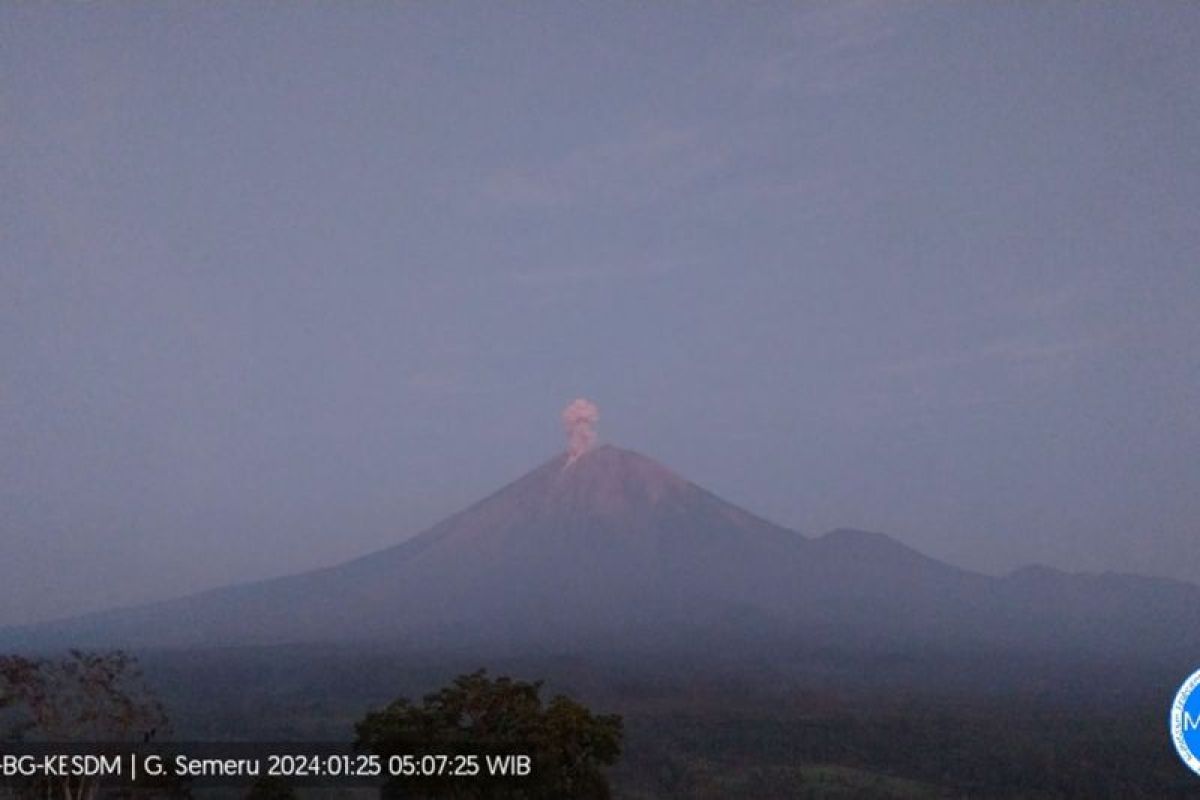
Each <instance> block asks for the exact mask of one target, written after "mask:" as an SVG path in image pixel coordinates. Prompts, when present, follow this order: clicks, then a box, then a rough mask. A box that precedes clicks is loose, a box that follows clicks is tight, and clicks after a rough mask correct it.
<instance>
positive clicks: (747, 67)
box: [0, 2, 1200, 623]
mask: <svg viewBox="0 0 1200 800" xmlns="http://www.w3.org/2000/svg"><path fill="white" fill-rule="evenodd" d="M1198 309H1200V5H1197V4H1194V3H1187V2H1147V3H1141V2H1138V3H1135V2H1128V3H1124V4H1115V3H1107V4H1106V3H1099V2H1097V3H1065V2H1063V3H1050V4H1034V3H1021V4H1018V3H991V4H989V3H982V2H980V3H902V2H888V3H870V2H847V3H837V4H802V3H796V4H781V3H761V4H744V3H725V4H717V3H707V4H706V3H653V4H646V3H625V4H622V3H551V2H540V3H521V4H517V3H491V2H488V3H407V4H402V3H382V2H379V3H320V4H316V3H307V4H291V3H289V4H284V3H266V2H260V3H252V2H251V3H208V2H205V3H164V4H151V3H132V2H130V3H115V2H113V3H99V2H97V3H87V4H83V3H60V4H42V3H7V4H4V5H3V6H0V509H2V514H0V548H2V554H0V623H3V622H17V621H25V620H31V619H38V618H45V617H48V616H53V615H58V614H63V613H69V612H74V611H79V610H85V609H91V608H96V607H100V606H106V605H111V604H116V603H128V602H135V601H140V600H145V599H150V598H155V597H161V596H166V595H170V594H177V593H180V592H183V591H189V590H192V589H198V588H202V587H207V586H213V585H218V584H223V583H227V582H231V581H235V580H242V579H249V578H255V577H262V576H267V575H275V574H281V573H286V572H291V571H296V570H300V569H304V568H308V567H315V566H319V565H324V564H327V563H331V562H334V561H337V560H340V559H343V558H347V557H350V556H354V555H357V554H360V553H363V552H366V551H369V550H372V549H374V548H378V547H382V546H385V545H387V544H390V543H392V542H395V541H397V540H399V539H401V538H403V537H405V536H407V535H409V534H411V533H414V532H416V531H418V530H419V529H421V528H422V527H423V526H425V525H427V524H429V523H432V522H434V521H436V520H437V519H439V518H441V517H442V516H444V515H445V514H447V513H449V512H452V511H454V510H457V509H458V508H459V507H461V506H462V505H464V504H465V503H467V502H470V501H473V500H475V499H477V498H478V497H480V496H481V495H483V494H485V493H487V492H490V491H491V490H493V489H495V488H496V487H497V486H499V485H500V484H502V483H504V482H506V481H508V480H510V479H512V478H515V477H516V476H518V475H519V474H521V473H522V472H523V471H525V470H526V469H528V468H530V467H532V466H534V465H535V464H537V463H539V462H540V461H542V460H543V459H545V458H548V457H549V456H550V455H551V454H553V453H554V452H555V451H556V450H557V449H559V448H560V447H561V443H562V439H561V433H560V430H559V423H558V411H559V409H560V408H561V407H562V406H563V405H564V404H565V403H566V402H567V401H569V400H570V399H571V398H573V397H575V396H576V395H585V396H587V397H590V398H592V399H593V400H594V401H596V403H597V404H598V405H599V406H600V412H601V417H602V419H601V425H600V432H601V437H602V439H603V440H605V441H608V442H612V443H616V444H620V445H624V446H628V447H632V448H634V449H637V450H640V451H643V452H645V453H647V454H649V455H652V456H655V457H657V458H659V459H661V460H663V461H664V462H665V463H667V464H668V465H670V466H672V467H674V468H675V469H677V470H678V471H680V472H682V473H683V474H685V475H686V476H688V477H690V478H692V479H693V480H696V481H697V482H699V483H701V484H703V485H705V486H707V487H708V488H711V489H712V490H714V491H716V492H717V493H719V494H721V495H723V496H725V497H727V498H728V499H731V500H733V501H735V502H738V503H740V504H742V505H745V506H746V507H748V508H750V509H753V510H755V511H757V512H760V513H762V514H764V515H766V516H769V517H771V518H773V519H774V520H776V521H778V522H781V523H783V524H786V525H790V526H793V527H795V528H796V529H798V530H800V531H802V532H804V533H808V534H819V533H822V532H824V531H825V530H828V529H830V528H834V527H838V526H853V527H862V528H870V529H876V530H881V531H885V532H888V533H891V534H893V535H895V536H897V537H898V538H900V539H901V540H903V541H905V542H907V543H909V544H912V545H914V546H916V547H919V548H921V549H922V550H924V551H926V552H928V553H930V554H932V555H935V556H938V557H942V558H945V559H948V560H950V561H953V562H955V563H959V564H963V565H966V566H970V567H974V568H980V569H985V570H988V571H1003V570H1007V569H1009V568H1011V567H1013V566H1015V565H1020V564H1024V563H1028V562H1033V561H1040V562H1046V563H1050V564H1054V565H1057V566H1062V567H1067V568H1076V569H1089V570H1102V569H1121V570H1131V571H1142V572H1147V573H1153V574H1163V575H1174V576H1177V577H1192V578H1195V576H1197V575H1200V523H1198V520H1200V315H1198Z"/></svg>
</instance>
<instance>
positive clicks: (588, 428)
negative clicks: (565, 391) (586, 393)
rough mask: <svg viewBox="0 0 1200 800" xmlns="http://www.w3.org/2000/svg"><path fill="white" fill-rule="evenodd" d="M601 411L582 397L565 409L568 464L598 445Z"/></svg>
mask: <svg viewBox="0 0 1200 800" xmlns="http://www.w3.org/2000/svg"><path fill="white" fill-rule="evenodd" d="M599 419H600V409H598V408H596V404H595V403H593V402H592V401H591V400H585V399H584V398H582V397H579V398H576V399H575V400H572V401H571V403H570V405H568V406H567V407H566V408H564V409H563V412H562V421H563V429H564V430H565V431H566V432H567V464H570V463H571V462H573V461H575V459H577V458H579V457H580V456H581V455H583V454H584V453H586V452H587V451H588V450H589V449H590V448H591V446H592V445H593V444H595V443H596V423H597V422H598V421H599Z"/></svg>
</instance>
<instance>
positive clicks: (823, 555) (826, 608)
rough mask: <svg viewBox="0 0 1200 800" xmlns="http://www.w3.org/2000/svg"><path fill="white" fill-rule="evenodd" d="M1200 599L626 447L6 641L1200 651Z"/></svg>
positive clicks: (1177, 587) (1194, 591)
mask: <svg viewBox="0 0 1200 800" xmlns="http://www.w3.org/2000/svg"><path fill="white" fill-rule="evenodd" d="M1198 607H1200V587H1196V586H1193V585H1191V584H1184V583H1178V582H1172V581H1165V580H1156V579H1150V578H1139V577H1135V576H1124V575H1113V574H1106V575H1072V574H1067V573H1062V572H1058V571H1056V570H1051V569H1047V568H1035V569H1026V570H1021V571H1018V572H1016V573H1013V574H1012V575H1009V576H1006V577H1001V578H997V577H992V576H987V575H982V574H978V573H973V572H969V571H966V570H962V569H958V568H956V567H953V566H950V565H948V564H945V563H942V562H939V561H937V560H935V559H932V558H929V557H927V556H924V555H922V554H921V553H919V552H917V551H915V550H913V549H911V548H909V547H906V546H905V545H903V544H901V543H899V542H898V541H896V540H894V539H891V538H889V537H887V536H884V535H882V534H876V533H867V532H863V531H853V530H839V531H834V532H832V533H829V534H826V535H824V536H821V537H818V538H807V537H804V536H802V535H800V534H798V533H796V532H794V531H791V530H788V529H787V528H784V527H781V526H779V525H776V524H774V523H771V522H769V521H767V520H765V519H762V518H761V517H758V516H755V515H754V514H752V513H750V512H748V511H745V510H743V509H741V508H738V507H737V506H735V505H732V504H730V503H728V502H726V501H724V500H722V499H720V498H719V497H717V496H715V495H714V494H712V493H711V492H708V491H706V490H705V489H703V488H701V487H699V486H697V485H695V484H694V483H691V482H689V481H687V480H685V479H684V478H682V477H680V476H679V475H677V474H675V473H674V472H672V471H671V470H669V469H668V468H666V467H664V466H662V465H661V464H659V463H657V462H656V461H654V460H652V459H650V458H647V457H645V456H643V455H640V454H638V453H635V452H633V451H630V450H624V449H620V448H617V447H613V446H608V445H606V446H602V447H597V448H593V449H590V450H587V451H586V452H584V453H582V454H581V455H580V454H573V455H567V454H563V455H560V456H558V457H556V458H553V459H551V460H550V461H548V462H546V463H545V464H543V465H541V466H540V467H538V468H536V469H534V470H533V471H531V472H529V473H528V474H526V475H525V476H524V477H522V478H520V479H519V480H517V481H515V482H513V483H511V484H509V485H508V486H506V487H504V488H502V489H500V490H499V491H497V492H496V493H494V494H492V495H491V496H489V497H487V498H485V499H483V500H481V501H480V502H478V503H476V504H475V505H473V506H471V507H470V508H467V509H465V510H464V511H461V512H459V513H457V514H455V515H453V516H451V517H449V518H448V519H446V520H444V521H443V522H441V523H439V524H437V525H435V526H434V527H432V528H430V529H429V530H427V531H425V532H424V533H421V534H419V535H417V536H415V537H413V538H411V539H408V540H406V541H404V542H402V543H400V544H398V545H396V546H394V547H391V548H389V549H386V550H382V551H379V552H376V553H373V554H371V555H368V556H365V557H362V558H359V559H356V560H354V561H350V562H347V563H344V564H340V565H338V566H334V567H330V568H327V569H321V570H317V571H313V572H307V573H303V574H299V575H294V576H290V577H285V578H278V579H273V580H268V581H262V582H258V583H252V584H243V585H238V586H232V587H227V588H223V589H217V590H213V591H209V592H205V593H202V594H197V595H193V596H189V597H184V598H180V599H176V600H170V601H166V602H160V603H156V604H152V605H147V606H142V607H137V608H129V609H119V610H114V611H108V612H102V613H98V614H91V615H88V616H84V617H79V618H75V619H71V620H65V621H62V622H58V623H49V624H46V625H39V626H34V627H32V628H26V629H23V630H18V631H9V632H7V634H6V635H4V636H0V639H7V640H13V639H15V640H18V641H20V642H22V643H26V644H30V643H32V644H34V645H39V644H47V643H54V644H70V645H79V646H85V645H86V646H98V645H103V646H132V647H146V646H155V647H161V646H171V647H184V646H208V645H230V644H281V643H293V642H402V643H405V644H407V645H411V646H415V647H419V646H427V647H452V646H485V647H504V648H508V649H522V648H541V649H546V648H559V649H561V648H604V649H606V650H612V649H614V648H617V649H619V648H636V649H639V650H645V649H647V648H650V649H653V648H655V647H670V646H675V645H678V644H680V643H683V642H693V643H695V642H711V643H713V644H714V645H719V644H731V643H732V644H745V643H747V642H753V641H759V642H761V641H781V640H786V641H793V642H794V641H805V642H809V643H813V644H830V645H837V646H855V647H877V646H884V645H894V644H896V643H904V644H906V645H910V646H911V645H913V644H914V643H917V644H925V645H929V646H939V647H940V646H946V645H967V644H973V643H974V644H978V643H987V644H998V645H1005V646H1012V645H1019V646H1021V647H1027V648H1028V647H1035V648H1063V647H1080V648H1104V649H1106V650H1111V649H1112V648H1113V647H1114V646H1116V647H1118V648H1126V649H1128V650H1130V651H1131V652H1154V653H1157V652H1167V651H1170V652H1177V651H1179V650H1180V649H1182V650H1189V649H1190V650H1191V652H1195V648H1196V643H1197V636H1196V634H1195V633H1194V632H1193V631H1192V630H1190V617H1191V615H1192V614H1194V609H1195V608H1198ZM1114 642H1115V643H1116V644H1115V645H1114Z"/></svg>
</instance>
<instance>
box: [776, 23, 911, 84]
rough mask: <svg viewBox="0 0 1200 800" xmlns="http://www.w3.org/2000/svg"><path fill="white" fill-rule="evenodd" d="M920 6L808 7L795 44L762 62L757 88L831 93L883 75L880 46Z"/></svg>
mask: <svg viewBox="0 0 1200 800" xmlns="http://www.w3.org/2000/svg"><path fill="white" fill-rule="evenodd" d="M915 6H916V4H915V3H910V2H898V1H897V0H888V2H880V1H879V0H851V1H850V2H837V3H834V2H827V3H820V4H815V5H811V6H808V7H806V8H804V9H803V10H801V11H799V12H797V13H796V15H795V17H794V19H793V23H792V30H791V41H790V43H789V44H788V45H787V46H786V47H784V48H783V49H781V50H780V51H777V52H775V53H773V54H772V55H770V56H769V57H768V58H767V59H766V60H765V61H763V62H762V63H761V65H760V67H759V69H758V70H757V74H756V76H755V81H754V83H755V88H756V89H758V90H759V91H764V92H776V91H798V92H802V93H804V94H811V95H831V94H840V93H842V92H847V91H851V90H853V89H856V88H858V87H860V86H862V85H863V84H865V83H867V82H868V81H870V80H871V79H872V78H874V77H875V76H877V75H879V74H881V71H882V63H881V61H880V59H879V58H878V52H879V50H880V48H881V47H883V46H884V45H885V44H887V43H888V42H889V41H890V40H891V39H894V38H895V37H896V36H898V35H899V33H900V31H901V29H902V18H903V16H904V15H905V14H907V13H908V12H909V11H911V10H912V9H913V8H914V7H915Z"/></svg>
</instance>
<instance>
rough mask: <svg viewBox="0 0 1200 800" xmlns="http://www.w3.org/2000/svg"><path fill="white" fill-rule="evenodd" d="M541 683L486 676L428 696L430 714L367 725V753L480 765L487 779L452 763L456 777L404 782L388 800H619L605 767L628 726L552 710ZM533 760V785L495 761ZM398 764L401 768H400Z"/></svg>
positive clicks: (415, 709)
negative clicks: (402, 799)
mask: <svg viewBox="0 0 1200 800" xmlns="http://www.w3.org/2000/svg"><path fill="white" fill-rule="evenodd" d="M541 689H542V683H541V681H538V682H534V683H527V682H524V681H516V680H513V679H511V678H506V677H499V678H495V679H493V678H490V677H488V675H487V672H486V671H484V670H479V671H478V672H473V673H470V674H467V675H462V676H459V677H458V678H455V679H454V681H453V682H452V683H451V684H450V685H449V686H446V687H444V688H443V689H441V690H439V691H437V692H434V693H432V694H429V695H426V696H425V698H424V699H423V701H422V702H421V703H420V705H417V704H414V703H411V702H409V701H408V700H407V699H405V698H400V699H398V700H396V701H395V702H393V703H392V704H391V705H389V706H387V707H386V708H384V709H383V710H381V711H375V712H372V713H370V714H368V715H367V716H366V717H365V718H364V719H363V720H362V721H361V722H359V723H358V725H357V733H358V738H357V743H356V744H357V746H358V747H359V748H360V749H363V750H366V751H369V752H372V753H375V754H378V755H379V756H381V758H384V759H389V758H392V757H403V756H406V755H410V756H415V757H416V759H420V757H421V756H422V755H435V756H436V755H450V756H461V757H469V756H478V757H479V763H478V767H479V772H478V774H477V775H474V776H468V775H463V774H462V771H463V770H461V769H457V767H459V766H461V765H463V764H464V762H463V761H461V760H458V761H457V762H455V761H452V762H451V764H450V772H456V773H457V774H445V772H443V773H442V774H428V771H427V770H424V769H420V768H418V769H417V770H416V771H417V772H418V774H415V775H410V776H401V777H397V778H394V779H393V780H391V781H389V782H388V784H387V785H386V786H385V795H392V796H400V795H403V796H406V797H412V796H413V794H412V793H414V792H415V793H417V795H420V796H425V797H431V798H432V797H439V798H440V797H453V798H477V797H488V798H493V797H495V798H521V799H522V800H541V799H542V798H546V799H547V800H549V799H550V798H556V799H557V798H565V797H570V798H577V799H578V800H603V799H604V798H607V797H609V796H610V792H609V786H608V779H607V777H606V775H605V773H604V769H603V768H604V767H606V766H609V765H612V764H614V763H615V762H616V761H617V759H618V757H619V756H620V754H621V738H622V733H623V725H622V721H621V718H620V717H619V716H617V715H596V714H593V713H592V712H591V711H589V710H588V709H587V708H586V707H584V706H583V705H581V704H579V703H577V702H576V701H574V700H572V699H570V698H568V697H565V696H563V695H558V696H556V697H554V698H553V699H552V700H550V702H549V703H543V701H542V698H541ZM504 754H523V755H528V756H530V757H531V767H532V769H531V772H530V774H529V775H528V776H524V777H513V776H512V775H498V774H496V771H495V770H493V769H490V768H489V763H488V761H487V759H486V756H488V755H492V756H496V755H504ZM393 763H395V762H393Z"/></svg>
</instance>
